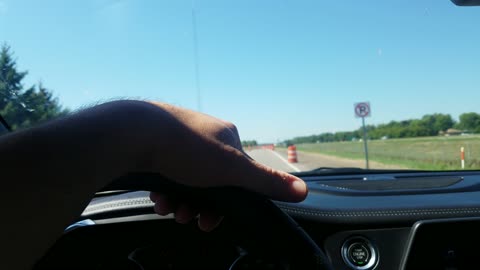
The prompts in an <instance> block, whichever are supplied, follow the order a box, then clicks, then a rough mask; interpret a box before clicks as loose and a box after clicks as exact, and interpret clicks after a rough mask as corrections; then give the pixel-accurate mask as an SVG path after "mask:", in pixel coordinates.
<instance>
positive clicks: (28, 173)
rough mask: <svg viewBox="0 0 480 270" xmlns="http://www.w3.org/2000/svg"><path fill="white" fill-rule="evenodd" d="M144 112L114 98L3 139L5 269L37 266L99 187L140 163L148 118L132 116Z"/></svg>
mask: <svg viewBox="0 0 480 270" xmlns="http://www.w3.org/2000/svg"><path fill="white" fill-rule="evenodd" d="M145 111H146V110H145V109H143V108H142V106H141V105H140V106H139V104H138V102H128V101H127V102H114V103H109V104H104V105H100V106H97V107H94V108H92V109H89V110H86V111H83V112H81V113H78V114H76V115H72V116H69V117H67V118H64V119H60V120H57V121H53V122H50V123H47V124H45V125H42V126H39V127H35V128H32V129H28V130H24V131H20V132H18V133H14V134H10V135H6V136H5V137H2V138H0V166H1V168H2V169H1V171H0V177H1V179H2V181H1V183H2V185H3V186H2V188H1V189H0V190H1V191H0V194H1V196H0V213H1V214H2V223H1V224H2V225H1V230H0V235H1V238H0V239H1V241H2V245H0V246H2V250H0V254H2V257H4V256H7V257H8V258H1V259H0V269H27V268H28V267H30V266H31V263H32V262H33V261H34V260H35V259H37V258H38V257H39V256H41V255H42V254H43V252H44V251H45V249H46V248H48V247H49V246H50V245H51V244H52V243H53V242H54V241H55V239H56V238H57V237H58V236H60V235H61V233H62V232H63V230H64V228H65V227H66V226H67V225H68V224H69V223H70V222H71V221H72V220H73V219H75V218H76V217H78V215H79V214H81V212H82V210H83V209H84V207H85V206H86V205H87V204H88V202H89V201H90V199H91V197H92V195H93V194H94V192H95V191H97V190H98V189H99V188H101V187H103V186H105V185H106V184H108V182H109V181H111V180H112V179H114V178H115V177H118V176H120V175H122V174H123V173H126V172H128V171H131V170H135V166H136V164H135V162H132V161H134V160H138V155H139V154H140V151H142V149H136V147H135V144H134V143H133V142H134V141H136V140H143V139H144V138H142V136H143V134H144V133H142V131H143V130H145V128H144V125H146V124H147V123H142V122H133V121H129V120H128V119H136V120H137V121H138V119H142V117H141V115H139V114H142V113H145ZM147 118H148V117H147ZM122 119H124V121H123V120H122ZM159 122H161V119H159ZM135 129H138V132H131V131H132V130H135ZM159 139H161V138H159ZM7 254H8V255H7ZM29 259H30V261H29ZM3 264H6V265H3ZM18 267H20V268H18Z"/></svg>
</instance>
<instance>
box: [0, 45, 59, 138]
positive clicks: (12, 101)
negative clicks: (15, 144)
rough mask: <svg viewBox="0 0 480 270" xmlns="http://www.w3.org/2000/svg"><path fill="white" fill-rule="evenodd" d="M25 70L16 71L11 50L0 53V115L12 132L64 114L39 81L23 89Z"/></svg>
mask: <svg viewBox="0 0 480 270" xmlns="http://www.w3.org/2000/svg"><path fill="white" fill-rule="evenodd" d="M27 74H28V72H27V71H19V70H18V69H17V63H16V60H15V59H14V58H13V52H12V51H11V48H10V47H9V46H8V45H7V44H4V45H3V46H2V48H1V50H0V115H1V116H2V117H3V118H4V119H5V120H6V122H7V123H8V124H9V125H10V127H11V128H12V129H13V130H15V129H19V128H24V127H29V126H31V125H34V124H38V123H41V122H44V121H47V120H50V119H52V118H55V117H59V116H63V115H66V114H68V112H69V110H68V109H66V108H64V107H62V106H61V105H60V103H59V101H58V99H57V98H56V97H54V96H53V94H52V91H50V90H49V89H47V88H46V87H45V86H44V85H43V83H41V82H39V83H38V84H36V85H32V86H30V87H28V88H25V87H24V85H23V80H24V79H25V77H26V76H27Z"/></svg>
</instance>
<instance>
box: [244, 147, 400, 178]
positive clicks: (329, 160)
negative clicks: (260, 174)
mask: <svg viewBox="0 0 480 270" xmlns="http://www.w3.org/2000/svg"><path fill="white" fill-rule="evenodd" d="M246 152H247V154H248V155H250V156H251V157H252V158H253V159H255V160H256V161H258V162H260V163H263V164H265V165H267V166H269V167H272V168H274V169H277V170H281V171H286V172H300V171H308V170H313V169H316V168H318V167H332V168H341V167H356V168H365V161H363V160H352V159H345V158H339V157H334V156H328V155H322V154H318V153H307V152H301V151H297V157H298V163H288V161H287V151H286V150H285V149H278V148H277V149H276V150H275V151H273V150H269V149H254V150H251V151H246ZM370 168H371V169H405V168H403V167H400V166H395V165H385V164H381V163H378V162H370Z"/></svg>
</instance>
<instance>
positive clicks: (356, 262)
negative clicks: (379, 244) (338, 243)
mask: <svg viewBox="0 0 480 270" xmlns="http://www.w3.org/2000/svg"><path fill="white" fill-rule="evenodd" d="M342 257H343V260H344V261H345V263H346V264H347V265H348V266H350V268H352V269H358V270H368V269H372V268H373V267H374V266H375V265H376V264H377V260H378V255H377V252H376V250H375V248H374V247H373V246H372V244H371V243H370V241H368V240H367V239H366V238H364V237H354V238H351V239H349V240H347V241H346V242H345V243H344V244H343V246H342Z"/></svg>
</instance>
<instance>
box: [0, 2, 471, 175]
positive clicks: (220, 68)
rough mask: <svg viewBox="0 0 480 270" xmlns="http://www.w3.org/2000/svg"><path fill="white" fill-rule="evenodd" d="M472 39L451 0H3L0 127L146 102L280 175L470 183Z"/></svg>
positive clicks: (466, 13)
mask: <svg viewBox="0 0 480 270" xmlns="http://www.w3.org/2000/svg"><path fill="white" fill-rule="evenodd" d="M478 25H480V9H478V8H462V7H457V6H455V5H453V4H452V3H451V2H450V1H449V0H417V1H404V0H396V1H380V0H379V1H359V0H343V1H327V0H319V1H310V0H306V1H285V0H281V1H280V0H276V1H255V0H251V1H191V0H188V1H179V0H177V1H134V0H85V1H63V0H51V1H33V0H31V1H24V0H0V42H1V43H2V49H1V53H0V114H1V115H2V116H3V117H4V118H5V119H6V121H7V122H8V123H9V125H10V126H11V127H12V129H22V128H26V127H29V126H32V125H35V124H38V123H41V122H44V121H48V120H50V119H53V118H55V117H59V116H63V115H67V114H68V113H71V112H74V111H76V110H78V109H80V108H83V107H87V106H92V105H95V104H98V103H99V102H105V101H109V100H112V99H122V98H140V99H153V100H159V101H163V102H167V103H171V104H174V105H178V106H182V107H186V108H190V109H194V110H198V111H201V112H204V113H207V114H211V115H214V116H216V117H219V118H223V119H226V120H229V121H231V122H233V123H235V124H236V126H237V127H238V129H239V131H240V136H241V138H242V140H243V142H242V143H243V147H244V149H245V151H246V152H247V153H248V154H249V155H250V156H252V157H253V158H255V159H256V160H258V161H260V162H262V163H265V164H267V165H269V166H272V167H275V168H277V169H280V170H285V171H290V172H294V171H306V170H312V169H314V168H317V167H334V168H335V167H357V168H367V167H368V168H371V169H372V168H373V169H422V170H423V169H424V170H462V169H465V170H478V169H480V135H479V134H480V105H479V100H480V91H479V89H480V88H479V87H480V76H478V64H479V63H480V51H479V46H478V44H479V41H480V35H479V32H478ZM367 157H368V159H367Z"/></svg>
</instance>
